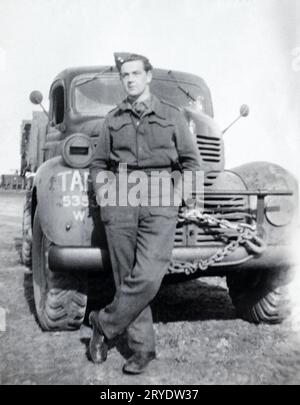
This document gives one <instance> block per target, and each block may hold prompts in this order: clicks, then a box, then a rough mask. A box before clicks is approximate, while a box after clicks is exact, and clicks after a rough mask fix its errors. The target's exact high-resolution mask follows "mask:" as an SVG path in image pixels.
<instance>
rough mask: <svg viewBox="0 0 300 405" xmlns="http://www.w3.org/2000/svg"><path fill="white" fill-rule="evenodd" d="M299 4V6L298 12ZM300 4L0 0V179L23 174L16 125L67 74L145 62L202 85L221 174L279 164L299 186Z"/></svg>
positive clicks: (266, 0)
mask: <svg viewBox="0 0 300 405" xmlns="http://www.w3.org/2000/svg"><path fill="white" fill-rule="evenodd" d="M297 4H299V7H297ZM299 10H300V1H298V0H0V145H1V146H0V174H2V173H10V172H11V171H12V170H15V169H19V167H20V126H21V122H22V120H23V119H30V118H31V115H32V110H33V109H35V110H36V109H37V107H36V106H33V105H32V104H30V102H29V99H28V96H29V93H30V92H31V91H32V90H34V89H38V90H40V91H42V93H43V95H44V98H45V106H46V107H47V106H48V92H49V87H50V84H51V81H52V80H53V78H54V77H55V76H56V74H57V73H59V72H60V71H61V70H63V69H64V68H66V67H71V66H81V65H106V64H112V63H113V52H116V51H129V52H137V53H141V54H145V55H147V56H148V57H149V59H150V60H151V62H152V64H153V65H154V66H155V67H160V68H169V69H173V70H182V71H186V72H190V73H194V74H197V75H199V76H201V77H202V78H203V79H204V80H205V81H206V83H207V84H208V86H209V87H210V89H211V93H212V98H213V103H214V111H215V119H216V121H217V122H218V124H219V126H220V127H221V128H225V127H226V126H227V125H228V124H229V123H230V122H231V121H233V120H234V119H235V118H236V117H237V115H238V111H239V107H240V105H241V104H243V103H247V104H248V105H249V107H250V115H249V117H248V118H243V119H241V120H239V121H238V122H237V123H236V124H235V126H234V127H232V128H231V129H230V130H229V131H228V132H227V133H226V135H225V148H226V156H225V157H226V167H227V168H232V167H235V166H237V165H240V164H242V163H246V162H249V161H258V160H264V161H271V162H274V163H277V164H280V165H282V166H284V167H285V168H287V169H288V170H290V171H291V172H292V173H293V174H294V175H296V176H297V177H299V178H300V162H299V152H300V132H299V118H298V117H300V108H299V106H300V36H299V32H297V25H298V26H300V24H299V22H300V21H299V19H300V12H299Z"/></svg>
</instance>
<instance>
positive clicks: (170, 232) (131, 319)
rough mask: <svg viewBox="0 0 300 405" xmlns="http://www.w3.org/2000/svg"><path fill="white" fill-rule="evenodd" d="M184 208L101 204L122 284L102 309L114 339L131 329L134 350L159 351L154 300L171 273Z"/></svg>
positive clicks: (101, 320) (105, 325)
mask: <svg viewBox="0 0 300 405" xmlns="http://www.w3.org/2000/svg"><path fill="white" fill-rule="evenodd" d="M177 215H178V207H175V206H172V207H150V206H138V207H131V206H126V207H120V206H116V207H110V206H107V207H101V218H102V222H103V223H104V226H105V231H106V237H107V243H108V250H109V254H110V259H111V265H112V270H113V275H114V280H115V285H116V293H115V296H114V299H113V301H112V302H111V303H110V304H109V305H108V306H106V307H105V308H104V309H102V310H101V311H100V312H99V323H100V325H101V327H102V329H103V332H104V334H105V335H106V337H107V338H108V339H112V338H114V337H116V336H117V335H120V334H122V333H124V332H125V331H126V332H127V337H128V345H129V348H130V349H131V350H132V351H155V336H154V330H153V319H152V312H151V308H150V305H149V304H150V303H151V301H152V300H153V298H154V297H155V296H156V294H157V293H158V290H159V288H160V285H161V282H162V279H163V277H164V275H165V274H166V273H167V270H168V267H169V264H170V261H171V257H172V248H173V244H174V236H175V230H176V223H177Z"/></svg>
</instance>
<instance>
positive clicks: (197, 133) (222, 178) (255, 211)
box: [24, 66, 298, 331]
mask: <svg viewBox="0 0 300 405" xmlns="http://www.w3.org/2000/svg"><path fill="white" fill-rule="evenodd" d="M151 86H152V92H153V93H154V94H156V95H157V96H158V97H159V98H162V99H164V100H165V101H167V102H169V103H171V104H173V105H175V106H177V107H178V108H179V109H180V110H181V111H182V114H183V115H184V117H185V119H186V120H187V122H188V125H189V128H190V133H191V137H194V138H195V140H196V144H197V148H198V152H199V154H200V155H201V159H202V163H203V170H204V206H203V207H202V210H199V209H198V208H197V206H196V205H192V206H184V204H183V205H182V206H181V207H180V208H179V215H178V224H177V229H176V235H175V239H174V249H173V256H172V262H171V264H170V268H169V273H168V274H167V275H166V278H174V279H176V280H177V281H178V280H186V279H188V278H198V277H201V276H222V277H226V278H227V283H228V288H229V293H230V296H231V298H232V301H233V303H234V305H235V306H236V309H237V313H238V316H240V317H242V318H244V319H246V320H248V321H251V322H256V323H259V322H270V323H275V322H280V321H281V320H282V319H283V307H284V306H283V301H284V300H285V298H286V295H285V289H284V286H285V283H286V281H285V280H286V277H285V274H286V272H287V270H288V269H289V268H290V267H291V266H292V265H293V263H292V260H291V255H290V254H289V250H288V248H289V242H288V241H289V238H290V237H291V235H292V232H293V228H294V226H295V223H296V222H297V210H296V207H297V206H298V202H297V201H298V200H297V199H298V196H297V193H298V192H297V183H296V181H295V179H294V178H293V176H292V175H291V174H290V173H289V172H288V171H287V170H285V169H284V168H282V167H280V166H278V165H276V164H273V163H269V162H251V163H245V164H244V165H242V166H239V167H237V168H234V169H230V170H229V169H225V150H224V132H225V131H221V130H220V129H219V127H218V125H217V124H216V122H215V121H214V114H213V105H212V99H211V94H210V90H209V88H208V86H207V85H206V83H205V82H204V80H203V79H201V78H200V77H198V76H196V75H194V74H190V73H184V72H179V71H168V70H163V69H154V71H153V81H152V83H151ZM49 97H50V109H49V113H47V112H46V114H47V115H48V124H47V128H46V133H45V143H44V146H43V155H42V156H43V157H42V160H41V161H39V163H38V168H37V171H36V175H35V177H34V181H33V184H32V188H31V190H30V193H28V196H27V205H28V206H30V213H29V212H28V210H27V215H29V216H28V218H29V220H27V221H26V226H25V229H24V235H26V234H32V272H33V288H34V301H35V306H36V312H37V317H38V320H39V323H40V325H41V327H42V329H44V330H49V331H51V330H72V329H76V328H79V327H80V325H81V324H82V322H83V320H84V317H85V312H86V306H87V291H88V290H87V284H88V280H89V278H90V277H91V275H94V277H95V274H97V273H98V274H99V277H100V275H101V279H102V280H103V277H104V278H105V275H107V276H108V274H109V271H110V264H109V256H108V252H107V245H106V240H105V233H104V228H103V224H102V223H101V220H100V216H99V207H98V205H97V203H96V199H95V195H94V193H93V189H92V187H91V183H90V181H89V169H88V167H89V164H90V161H91V159H92V156H93V152H94V149H95V146H96V144H97V139H98V136H99V133H100V131H101V126H102V124H103V120H104V118H105V116H106V114H107V113H108V112H109V111H110V110H112V109H113V108H114V107H115V106H116V105H117V104H118V103H120V102H121V100H122V99H124V97H125V94H124V92H123V89H122V86H121V83H120V79H119V74H118V72H117V70H116V69H115V68H114V67H110V66H100V67H83V68H71V69H67V70H64V71H63V72H61V73H60V74H59V75H58V76H57V77H56V78H55V79H54V81H53V83H52V85H51V87H50V96H49ZM30 99H31V101H32V102H33V103H34V104H40V105H42V104H41V103H42V95H41V93H40V92H38V91H34V92H32V93H31V96H30ZM248 113H249V109H248V107H247V106H246V105H243V106H242V107H241V109H240V115H239V117H238V118H240V117H242V116H247V115H248ZM196 197H197V196H196ZM101 279H99V281H98V282H99V283H101V281H100V280H101ZM93 280H95V278H93ZM93 282H95V281H93Z"/></svg>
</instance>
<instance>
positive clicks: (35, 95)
mask: <svg viewBox="0 0 300 405" xmlns="http://www.w3.org/2000/svg"><path fill="white" fill-rule="evenodd" d="M29 99H30V101H31V102H32V104H36V105H39V106H40V107H41V109H42V110H43V112H44V113H45V114H46V116H47V118H48V120H49V122H50V125H52V122H51V120H50V117H49V114H48V112H47V111H46V110H45V108H44V106H43V104H42V101H43V95H42V93H41V92H40V91H38V90H34V91H32V92H31V93H30V95H29Z"/></svg>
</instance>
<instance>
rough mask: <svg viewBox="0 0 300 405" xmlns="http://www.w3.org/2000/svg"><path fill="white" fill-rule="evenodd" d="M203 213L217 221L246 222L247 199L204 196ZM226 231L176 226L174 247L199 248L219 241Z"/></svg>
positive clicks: (216, 228) (192, 226)
mask: <svg viewBox="0 0 300 405" xmlns="http://www.w3.org/2000/svg"><path fill="white" fill-rule="evenodd" d="M204 213H207V214H214V215H216V217H217V218H218V219H226V220H230V222H247V221H248V216H247V214H248V203H247V197H240V196H229V197H228V196H221V195H220V196H206V197H205V202H204ZM225 233H226V229H220V228H219V227H217V226H216V227H207V228H204V227H199V226H197V225H195V224H187V225H182V224H180V223H179V224H178V225H177V228H176V233H175V240H174V246H175V247H176V246H177V247H179V246H199V245H201V244H203V243H207V242H210V243H211V242H216V241H220V240H221V236H222V234H225Z"/></svg>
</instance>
